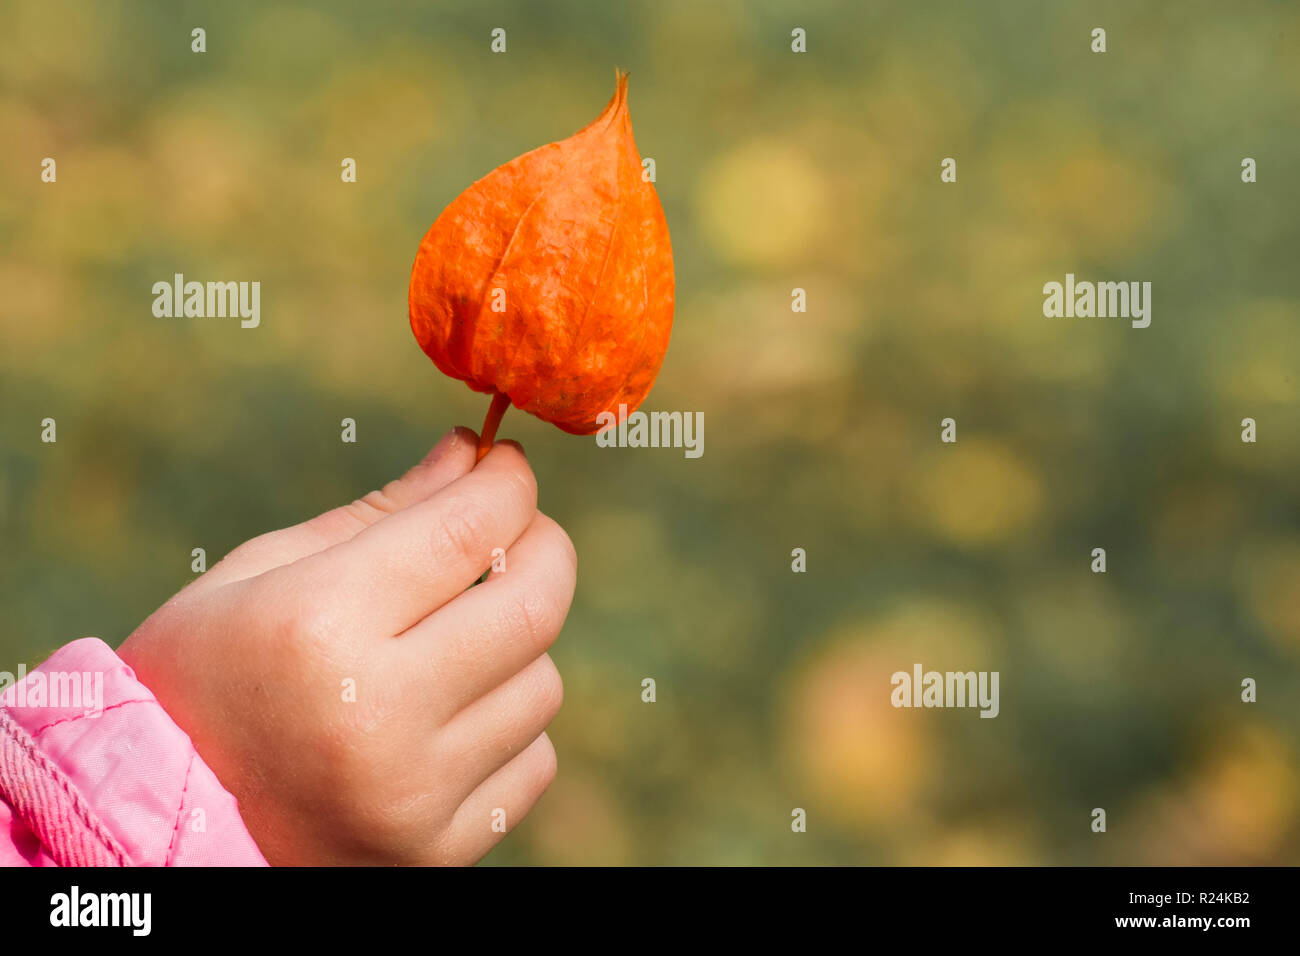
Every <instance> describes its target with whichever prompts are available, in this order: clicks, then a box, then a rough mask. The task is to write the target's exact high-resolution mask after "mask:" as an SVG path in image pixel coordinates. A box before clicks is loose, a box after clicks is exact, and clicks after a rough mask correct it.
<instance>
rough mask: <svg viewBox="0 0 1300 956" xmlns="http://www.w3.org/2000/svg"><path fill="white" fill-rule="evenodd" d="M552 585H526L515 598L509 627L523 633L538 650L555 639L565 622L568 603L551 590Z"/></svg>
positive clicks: (528, 642)
mask: <svg viewBox="0 0 1300 956" xmlns="http://www.w3.org/2000/svg"><path fill="white" fill-rule="evenodd" d="M551 591H552V586H551V585H550V584H549V583H543V585H542V586H540V587H527V588H524V589H523V590H522V591H520V592H519V593H518V594H517V596H516V597H515V598H514V602H513V607H512V608H511V610H510V612H509V614H510V629H511V630H512V631H514V632H515V633H517V634H520V635H521V636H522V637H523V638H524V640H525V641H526V642H527V645H528V646H529V647H531V648H535V649H536V650H537V652H538V653H541V652H542V651H544V650H546V649H547V648H548V647H550V646H551V645H552V644H554V643H555V639H556V637H558V636H559V634H560V628H561V627H562V626H563V624H564V617H565V613H566V607H563V606H561V603H560V602H559V601H558V600H556V598H555V596H554V595H553V594H552V593H551Z"/></svg>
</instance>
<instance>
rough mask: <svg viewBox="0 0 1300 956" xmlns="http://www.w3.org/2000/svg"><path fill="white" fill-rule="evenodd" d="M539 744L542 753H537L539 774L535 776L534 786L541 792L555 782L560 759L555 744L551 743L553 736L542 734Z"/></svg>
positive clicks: (537, 770)
mask: <svg viewBox="0 0 1300 956" xmlns="http://www.w3.org/2000/svg"><path fill="white" fill-rule="evenodd" d="M539 740H540V741H541V742H540V743H539V744H538V749H539V751H540V753H538V755H537V769H536V774H537V776H536V777H535V778H534V786H535V787H536V789H537V792H539V793H540V792H541V791H543V790H545V789H546V788H547V787H549V786H550V785H551V784H552V783H554V782H555V775H556V773H557V772H558V771H559V760H558V758H557V757H556V756H555V745H554V744H553V743H551V738H550V737H549V736H547V735H546V734H542V736H541V737H540V738H539Z"/></svg>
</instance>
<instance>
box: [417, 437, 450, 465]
mask: <svg viewBox="0 0 1300 956" xmlns="http://www.w3.org/2000/svg"><path fill="white" fill-rule="evenodd" d="M458 438H459V436H458V435H457V434H456V429H454V428H453V429H452V430H451V431H449V432H447V434H445V435H443V436H442V437H441V438H439V439H438V443H437V444H436V445H434V446H433V447H432V448H430V449H429V453H428V454H427V455H425V456H424V458H423V460H422V461H421V462H420V464H422V465H427V464H429V463H431V462H433V461H436V460H437V459H439V458H441V457H442V456H443V455H445V454H446V453H447V452H448V451H450V450H451V449H453V448H455V447H456V441H457V440H458Z"/></svg>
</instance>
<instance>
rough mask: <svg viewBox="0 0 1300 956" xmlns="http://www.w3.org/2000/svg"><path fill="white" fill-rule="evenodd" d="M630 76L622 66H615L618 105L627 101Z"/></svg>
mask: <svg viewBox="0 0 1300 956" xmlns="http://www.w3.org/2000/svg"><path fill="white" fill-rule="evenodd" d="M628 76H630V74H629V73H628V71H627V70H624V69H622V68H620V67H617V66H616V67H614V84H615V87H614V100H613V102H614V103H615V104H617V105H620V106H621V105H624V104H626V103H627V78H628Z"/></svg>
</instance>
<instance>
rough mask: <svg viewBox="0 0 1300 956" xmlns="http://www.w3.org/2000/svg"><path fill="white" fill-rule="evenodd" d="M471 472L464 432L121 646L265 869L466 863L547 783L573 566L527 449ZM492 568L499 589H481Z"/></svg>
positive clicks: (266, 539)
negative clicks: (556, 657) (233, 803)
mask: <svg viewBox="0 0 1300 956" xmlns="http://www.w3.org/2000/svg"><path fill="white" fill-rule="evenodd" d="M474 453H475V436H474V434H473V432H470V431H469V430H467V429H458V430H457V431H455V432H453V433H451V434H450V435H448V436H447V437H446V438H444V439H443V440H442V441H441V442H440V443H439V444H438V446H437V447H436V448H435V449H434V450H433V451H432V452H431V453H430V455H429V457H428V458H426V459H425V460H424V461H423V462H421V463H420V464H419V465H418V466H416V467H415V468H414V469H413V470H412V471H411V472H409V473H408V474H407V475H406V476H405V477H403V478H401V479H400V480H398V481H394V482H392V483H390V484H389V485H387V486H386V487H385V488H384V489H383V490H382V491H376V492H372V493H371V494H369V495H367V496H366V497H365V498H363V499H361V500H359V501H355V502H353V503H352V504H350V505H347V506H345V507H342V508H337V509H335V510H334V511H330V512H327V513H326V514H323V515H320V516H319V517H317V518H314V519H312V520H311V521H308V522H305V523H304V524H300V525H297V526H295V527H292V528H286V529H284V530H282V531H276V532H272V533H271V534H266V535H263V536H261V537H259V538H254V539H253V540H251V541H249V542H247V543H245V544H244V545H242V546H240V547H239V548H237V549H236V550H235V551H233V552H232V553H231V554H230V555H229V556H227V557H226V558H225V560H223V561H222V562H221V563H220V564H218V565H216V566H215V567H213V568H212V569H211V570H210V571H208V573H207V574H205V575H203V576H202V577H201V578H199V579H198V580H197V581H195V582H194V583H193V584H192V585H190V586H189V587H187V588H185V589H184V590H183V591H181V592H180V594H178V595H176V596H175V597H174V598H172V599H171V600H170V601H168V602H167V603H166V604H165V605H164V606H163V607H161V608H160V609H159V610H158V611H156V612H155V613H154V614H153V616H151V617H150V618H149V620H147V621H146V622H145V623H144V624H143V625H141V626H140V628H139V630H137V631H136V632H135V633H134V634H133V635H131V637H130V638H129V639H128V640H127V642H126V643H125V644H124V645H122V648H121V651H120V654H121V656H122V658H123V659H124V660H125V661H126V662H127V663H128V664H129V665H130V666H131V667H133V668H134V669H135V671H136V673H137V674H138V675H139V677H140V678H141V680H143V681H144V683H145V684H146V685H147V686H148V687H149V688H150V689H151V690H153V692H154V693H155V694H156V695H157V696H158V699H159V700H160V701H161V702H162V705H163V706H164V707H165V708H166V709H167V711H168V713H169V714H171V716H172V718H173V719H174V720H175V721H176V723H177V724H179V725H180V727H181V728H182V729H183V730H185V731H186V732H187V733H188V734H189V735H190V737H191V738H192V739H193V741H194V744H195V746H196V747H197V748H198V751H199V753H200V754H201V755H202V757H203V759H204V760H205V761H207V763H208V764H209V766H211V768H212V769H213V771H214V772H215V773H216V775H217V777H218V778H219V779H220V780H221V782H222V783H223V784H224V785H225V786H226V788H227V789H228V790H230V791H231V792H232V793H233V794H234V795H235V796H236V797H237V798H238V799H239V805H240V810H241V813H242V814H243V817H244V821H245V823H246V824H247V826H248V829H249V832H250V833H252V835H253V837H254V839H256V840H257V842H258V845H259V846H260V848H261V850H262V852H263V854H264V855H265V856H266V858H267V860H268V861H269V862H271V863H273V864H320V863H381V864H382V863H471V862H473V861H475V860H477V859H478V858H479V857H481V856H483V854H485V853H486V852H487V851H488V850H489V849H490V848H491V847H492V846H493V845H494V844H495V843H496V842H497V841H498V840H500V839H501V837H502V833H501V832H500V831H501V828H502V824H503V823H504V825H505V826H506V827H510V828H513V827H514V825H515V824H516V823H518V822H519V820H520V819H521V818H522V817H523V816H524V814H526V813H527V812H528V810H529V809H530V808H531V807H532V805H533V803H534V802H535V801H536V800H537V798H538V797H539V796H540V795H541V793H542V791H543V790H545V789H546V787H547V786H548V785H549V784H550V782H551V780H552V779H553V777H554V776H555V751H554V749H552V747H551V742H550V740H549V739H548V738H547V736H546V735H545V734H544V733H543V732H542V731H543V729H544V728H545V727H546V725H547V724H549V723H550V721H551V718H553V717H554V716H555V714H556V711H557V710H558V709H559V706H560V698H561V695H562V691H561V686H560V676H559V674H558V672H557V671H556V669H555V665H554V664H553V663H552V662H551V659H550V657H549V656H548V655H547V654H546V650H547V648H548V647H550V645H551V642H552V641H554V639H555V637H556V635H557V634H559V631H560V627H561V625H562V624H563V623H564V618H565V615H566V614H567V613H568V609H569V602H570V600H571V599H572V597H573V588H574V582H575V573H576V568H577V563H576V556H575V554H574V550H573V545H572V544H571V543H570V542H569V538H568V536H567V535H566V534H565V533H564V531H563V530H562V529H561V528H560V526H559V525H557V524H556V523H555V522H554V521H552V520H551V519H550V518H547V517H546V516H545V515H543V514H541V513H540V512H539V511H538V510H537V485H536V482H535V480H534V478H533V474H532V471H531V469H529V467H528V463H527V461H526V460H525V459H524V456H523V453H522V449H520V448H518V446H515V445H513V444H512V443H509V442H502V443H498V444H497V445H495V446H494V447H493V449H492V451H491V452H490V453H489V454H488V455H487V457H486V458H484V459H483V461H482V463H480V464H479V465H478V467H475V466H474ZM495 548H504V549H505V569H504V571H502V572H497V571H493V572H492V574H491V575H490V577H489V578H488V580H487V581H486V582H485V583H483V584H481V585H479V586H477V587H473V588H470V585H471V584H473V583H474V581H475V579H477V578H478V577H479V576H480V575H481V574H482V573H483V571H485V570H486V569H487V568H488V566H489V565H490V564H491V563H492V558H493V549H495ZM467 588H468V590H466V589H467ZM502 813H504V820H502V819H501V815H502ZM494 822H495V823H496V826H495V827H494Z"/></svg>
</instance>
